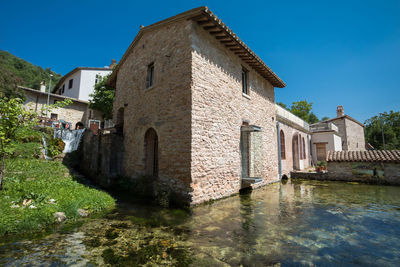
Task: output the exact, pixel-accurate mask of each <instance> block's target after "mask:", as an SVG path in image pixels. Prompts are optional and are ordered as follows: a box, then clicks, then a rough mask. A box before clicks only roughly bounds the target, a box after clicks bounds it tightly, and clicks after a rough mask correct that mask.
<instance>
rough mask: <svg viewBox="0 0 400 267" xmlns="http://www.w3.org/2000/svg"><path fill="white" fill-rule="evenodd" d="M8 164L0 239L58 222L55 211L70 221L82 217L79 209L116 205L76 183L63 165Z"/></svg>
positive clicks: (12, 161) (104, 195)
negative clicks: (63, 214)
mask: <svg viewBox="0 0 400 267" xmlns="http://www.w3.org/2000/svg"><path fill="white" fill-rule="evenodd" d="M6 164H7V169H8V170H9V171H8V172H7V174H6V176H5V180H6V181H7V183H6V184H5V188H4V190H3V191H2V192H1V193H0V236H1V235H4V234H13V233H21V232H32V231H37V230H42V229H43V227H44V226H48V225H52V224H54V223H55V218H54V213H55V212H64V213H65V215H66V216H67V221H70V222H71V221H75V220H76V219H77V218H79V214H78V209H85V210H87V211H89V213H94V212H100V211H102V210H106V209H110V208H113V207H114V205H115V202H114V200H113V198H112V197H111V196H110V195H108V194H107V193H105V192H102V191H99V190H96V189H92V188H89V187H87V186H85V185H82V184H80V183H78V182H76V181H74V177H73V176H71V175H70V173H69V171H68V168H67V167H66V166H64V165H63V164H62V163H61V162H58V161H44V160H39V159H20V158H18V159H7V160H6ZM24 200H25V202H24ZM24 203H25V204H26V203H29V204H28V205H24ZM13 205H14V206H13ZM31 206H33V207H31Z"/></svg>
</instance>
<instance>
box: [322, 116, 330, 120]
mask: <svg viewBox="0 0 400 267" xmlns="http://www.w3.org/2000/svg"><path fill="white" fill-rule="evenodd" d="M326 120H329V117H326V116H325V117H322V119H321V121H326Z"/></svg>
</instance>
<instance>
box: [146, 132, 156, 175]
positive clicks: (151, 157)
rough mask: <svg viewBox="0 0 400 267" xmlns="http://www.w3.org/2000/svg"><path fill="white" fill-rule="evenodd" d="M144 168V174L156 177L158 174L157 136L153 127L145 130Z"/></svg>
mask: <svg viewBox="0 0 400 267" xmlns="http://www.w3.org/2000/svg"><path fill="white" fill-rule="evenodd" d="M144 149H145V156H146V157H145V168H146V175H149V176H153V177H157V175H158V136H157V133H156V131H155V130H154V129H153V128H150V129H148V130H147V132H146V134H145V135H144Z"/></svg>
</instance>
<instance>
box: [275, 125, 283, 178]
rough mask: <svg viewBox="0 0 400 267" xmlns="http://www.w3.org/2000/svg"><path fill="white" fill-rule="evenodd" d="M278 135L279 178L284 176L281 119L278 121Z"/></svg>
mask: <svg viewBox="0 0 400 267" xmlns="http://www.w3.org/2000/svg"><path fill="white" fill-rule="evenodd" d="M276 129H277V133H278V134H277V136H278V169H279V179H281V178H282V158H281V138H280V137H281V135H280V134H281V130H280V125H279V121H277V122H276Z"/></svg>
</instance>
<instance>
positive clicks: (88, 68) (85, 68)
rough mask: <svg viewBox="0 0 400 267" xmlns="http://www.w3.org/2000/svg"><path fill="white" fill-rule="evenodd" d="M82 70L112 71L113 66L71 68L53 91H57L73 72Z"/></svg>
mask: <svg viewBox="0 0 400 267" xmlns="http://www.w3.org/2000/svg"><path fill="white" fill-rule="evenodd" d="M80 70H109V71H111V70H112V68H94V67H77V68H75V69H73V70H71V71H70V72H68V73H67V74H65V75H64V76H63V77H62V78H61V79H60V80H59V81H58V83H57V84H56V86H55V87H54V89H53V93H54V92H56V91H57V89H58V88H59V87H60V86H61V85H62V84H63V83H64V82H65V80H66V79H67V78H68V77H69V76H71V75H72V74H74V73H75V72H78V71H80Z"/></svg>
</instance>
